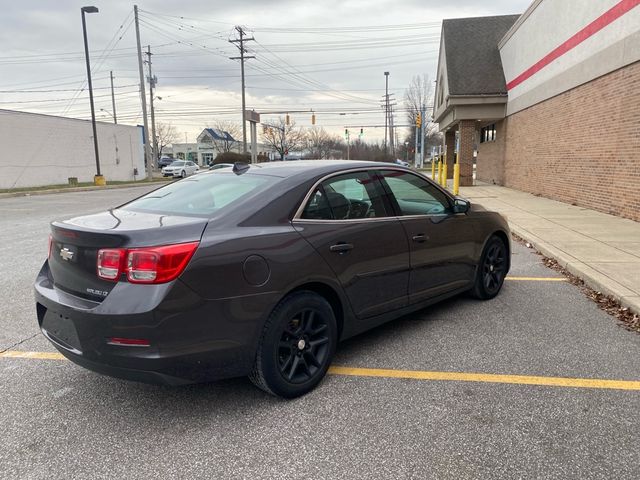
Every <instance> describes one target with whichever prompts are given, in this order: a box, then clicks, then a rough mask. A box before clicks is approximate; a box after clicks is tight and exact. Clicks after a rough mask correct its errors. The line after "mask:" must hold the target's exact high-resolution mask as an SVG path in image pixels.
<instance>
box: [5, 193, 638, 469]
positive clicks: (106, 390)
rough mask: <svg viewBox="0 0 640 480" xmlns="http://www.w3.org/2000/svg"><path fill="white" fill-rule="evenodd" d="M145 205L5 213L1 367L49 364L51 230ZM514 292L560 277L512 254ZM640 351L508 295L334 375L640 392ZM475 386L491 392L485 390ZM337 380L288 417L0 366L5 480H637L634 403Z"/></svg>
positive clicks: (568, 303) (29, 204)
mask: <svg viewBox="0 0 640 480" xmlns="http://www.w3.org/2000/svg"><path fill="white" fill-rule="evenodd" d="M143 191H144V190H142V189H140V188H132V189H123V190H111V191H104V192H91V193H68V194H59V195H51V196H38V197H35V196H34V197H24V198H23V197H21V198H11V199H4V200H0V272H1V273H2V275H0V287H1V288H2V289H3V291H4V292H6V293H5V295H3V299H4V302H3V306H2V308H1V309H0V326H1V327H2V328H0V351H2V350H6V349H7V348H11V349H12V350H14V351H33V352H52V351H53V348H51V347H50V346H49V344H48V343H47V342H46V340H44V339H43V338H42V336H41V335H39V334H38V330H37V326H36V320H35V313H34V307H33V300H32V293H31V283H32V281H33V279H34V277H35V274H36V272H37V270H38V268H39V267H40V264H41V262H42V260H43V258H44V256H45V255H46V249H47V229H48V227H47V222H48V221H49V220H50V219H52V218H60V217H70V216H74V215H78V214H81V213H85V212H87V213H88V212H94V211H98V210H101V209H103V208H105V207H107V206H110V205H116V204H118V203H121V202H123V201H125V200H127V199H128V198H131V197H133V196H137V195H139V194H140V193H142V192H143ZM513 263H514V265H513V270H512V272H511V275H512V276H517V277H558V275H557V273H555V272H553V271H551V270H548V269H546V268H545V267H544V266H543V265H541V263H540V262H539V259H538V257H537V256H536V255H535V254H533V253H532V252H531V251H530V250H528V249H526V248H524V247H522V246H520V245H516V248H515V252H514V256H513ZM639 351H640V336H639V335H637V334H633V333H629V332H627V331H625V330H623V329H621V328H620V327H618V326H617V325H616V323H615V320H614V319H612V318H611V317H609V316H607V315H606V314H604V313H603V312H601V311H600V310H598V309H597V308H596V306H595V305H594V304H593V303H591V302H590V301H588V300H587V299H585V298H584V297H583V296H582V294H581V293H580V292H579V291H578V290H577V289H576V288H574V287H573V286H571V285H570V284H567V283H564V282H557V281H546V280H545V281H528V280H511V281H508V282H507V283H506V284H505V287H504V290H503V292H502V293H501V295H500V296H499V297H497V298H496V299H494V300H493V301H489V302H478V301H475V300H472V299H469V298H465V297H461V298H456V299H452V300H450V301H447V302H445V303H443V304H440V305H437V306H435V307H433V308H430V309H428V310H425V311H422V312H419V313H417V314H414V315H410V316H407V317H404V318H402V319H400V320H398V321H396V322H393V323H390V324H387V325H385V326H383V327H380V328H378V329H376V330H374V331H371V332H369V333H367V334H364V335H361V336H359V337H356V338H354V339H351V340H349V341H347V342H344V343H343V344H341V346H340V347H339V350H338V353H337V357H336V359H335V365H340V366H346V367H362V368H375V369H377V368H384V369H392V370H393V371H394V372H403V371H405V370H411V371H427V372H471V373H477V374H511V375H524V376H542V377H551V378H556V377H579V378H590V379H615V380H631V381H632V380H638V379H639V378H640V355H638V352H639ZM481 378H483V377H481ZM491 378H492V377H487V379H485V380H483V381H478V382H463V381H446V380H445V381H432V380H413V379H399V378H389V376H383V377H379V378H371V377H364V376H344V375H330V376H328V377H327V379H326V381H325V382H324V383H323V384H322V385H321V386H320V388H318V389H317V390H315V391H314V392H312V393H311V394H309V395H307V396H305V397H303V398H300V399H297V400H294V401H282V400H279V399H275V398H272V397H269V396H266V395H264V394H262V393H261V392H260V391H258V390H256V389H254V388H253V387H252V386H251V384H250V383H249V382H248V381H247V380H245V379H237V380H230V381H225V382H218V383H214V384H208V385H194V386H187V387H181V388H167V387H156V386H149V385H142V384H136V383H129V382H125V381H120V380H116V379H111V378H108V377H103V376H100V375H97V374H94V373H91V372H88V371H85V370H83V369H81V368H80V367H77V366H75V365H73V364H71V363H69V362H67V361H64V360H43V359H24V358H3V357H0V406H1V407H0V438H1V439H2V441H1V442H0V478H47V479H50V478H69V477H73V478H92V479H93V478H123V477H127V478H169V477H173V478H199V477H206V478H287V479H290V478H367V479H372V478H385V479H387V478H420V479H423V478H451V479H465V478H482V479H486V478H558V479H565V478H576V479H578V478H579V479H590V478H616V479H626V478H629V479H635V478H640V462H639V460H640V454H639V453H638V452H639V450H638V445H639V444H640V391H638V390H629V391H625V390H618V389H593V388H570V387H564V386H561V387H558V386H555V387H554V386H536V385H525V384H521V383H515V384H505V383H499V382H496V381H494V380H492V379H491Z"/></svg>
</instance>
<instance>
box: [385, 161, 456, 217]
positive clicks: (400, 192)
mask: <svg viewBox="0 0 640 480" xmlns="http://www.w3.org/2000/svg"><path fill="white" fill-rule="evenodd" d="M379 173H380V174H381V177H382V179H383V181H384V182H385V184H386V185H387V187H388V189H389V190H390V192H391V193H392V195H393V197H394V198H395V200H396V203H397V205H398V207H399V208H400V213H401V214H402V215H403V216H404V215H444V214H446V213H448V212H449V209H450V205H449V200H448V199H447V196H446V195H445V194H444V193H442V192H441V191H440V190H438V188H436V187H435V186H433V185H431V184H430V183H429V182H427V181H426V180H425V179H424V178H421V177H418V176H417V175H414V174H412V173H408V172H402V171H399V170H384V171H382V172H379Z"/></svg>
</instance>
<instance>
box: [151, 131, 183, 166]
mask: <svg viewBox="0 0 640 480" xmlns="http://www.w3.org/2000/svg"><path fill="white" fill-rule="evenodd" d="M178 138H179V136H178V132H177V131H176V127H174V126H173V125H171V124H170V123H164V122H157V123H156V142H157V144H158V158H161V157H162V150H163V149H164V148H165V147H166V146H168V145H171V144H173V143H176V142H177V141H178ZM158 158H156V160H158Z"/></svg>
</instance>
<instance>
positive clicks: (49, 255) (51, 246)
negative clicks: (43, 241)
mask: <svg viewBox="0 0 640 480" xmlns="http://www.w3.org/2000/svg"><path fill="white" fill-rule="evenodd" d="M52 250H53V236H52V235H51V234H49V253H48V254H47V258H48V259H49V260H51V251H52Z"/></svg>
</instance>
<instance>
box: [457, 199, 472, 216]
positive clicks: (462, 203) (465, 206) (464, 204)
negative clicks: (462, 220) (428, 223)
mask: <svg viewBox="0 0 640 480" xmlns="http://www.w3.org/2000/svg"><path fill="white" fill-rule="evenodd" d="M470 208H471V202H469V200H463V199H462V198H456V199H455V200H454V201H453V213H467V212H468V211H469V209H470Z"/></svg>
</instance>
